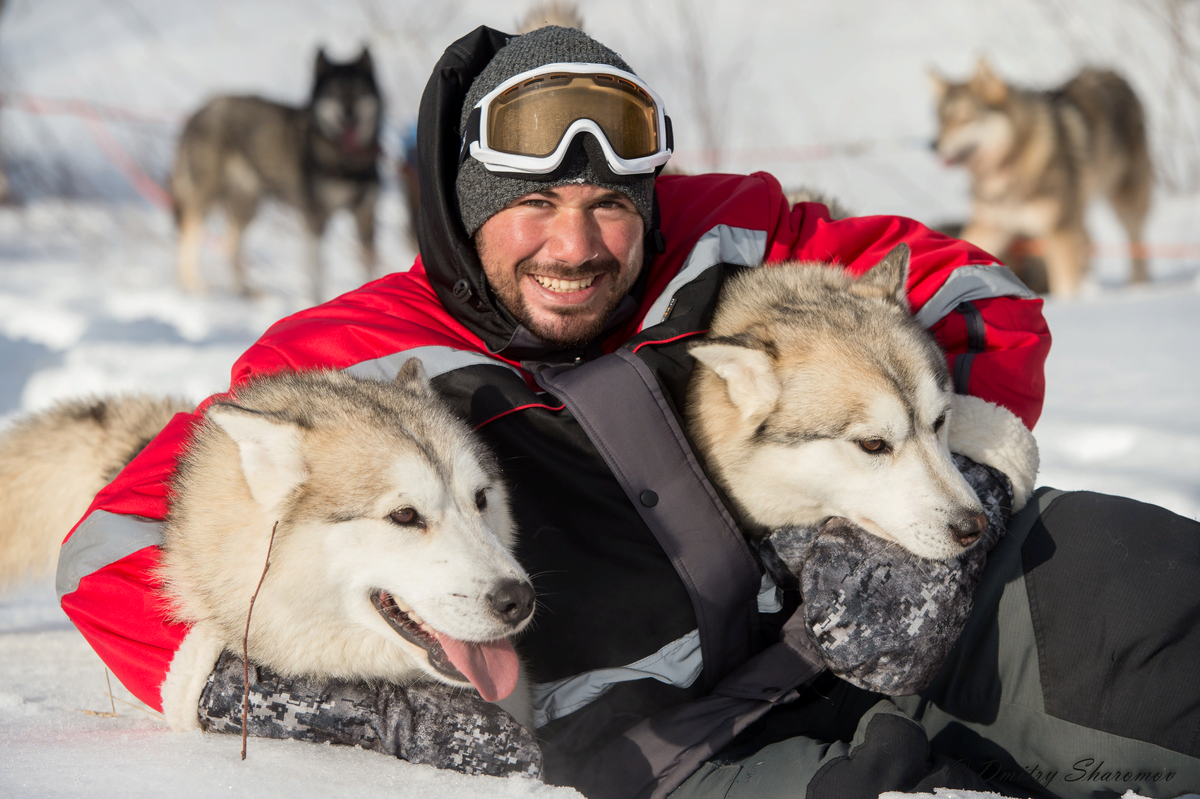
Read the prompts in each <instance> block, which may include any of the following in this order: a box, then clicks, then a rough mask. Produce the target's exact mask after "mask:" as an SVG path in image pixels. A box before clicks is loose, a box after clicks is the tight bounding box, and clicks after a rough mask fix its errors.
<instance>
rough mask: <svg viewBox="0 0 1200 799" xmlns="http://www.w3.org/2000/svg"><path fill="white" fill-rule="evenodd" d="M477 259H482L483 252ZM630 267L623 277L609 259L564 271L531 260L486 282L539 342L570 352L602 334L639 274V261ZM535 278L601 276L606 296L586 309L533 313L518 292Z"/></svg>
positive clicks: (576, 308)
mask: <svg viewBox="0 0 1200 799" xmlns="http://www.w3.org/2000/svg"><path fill="white" fill-rule="evenodd" d="M639 254H640V253H639ZM480 255H481V257H483V256H484V254H483V253H482V252H481V253H480ZM630 266H631V268H628V269H626V270H625V274H624V275H622V273H621V272H622V270H621V264H620V262H619V261H618V260H617V259H616V258H612V257H609V258H600V259H595V260H592V261H588V262H587V263H584V264H583V265H581V266H578V267H575V268H570V267H566V266H564V265H563V264H561V263H538V262H537V261H535V260H534V259H533V258H526V259H524V260H522V261H519V262H517V265H516V268H515V270H514V272H513V274H512V275H511V276H506V277H507V279H503V280H496V281H493V280H491V279H489V281H488V284H489V285H490V286H491V289H492V292H493V293H494V294H495V295H496V297H497V299H499V300H500V302H501V303H502V304H503V305H504V307H505V308H507V309H508V311H509V312H510V313H511V314H512V315H513V317H514V318H516V320H517V321H518V322H520V323H521V325H522V326H524V327H525V329H526V330H528V331H529V332H530V333H533V334H534V335H535V336H537V337H538V338H539V339H541V340H542V341H545V342H547V343H549V344H554V345H556V346H559V347H562V348H564V349H569V348H571V347H579V346H582V345H584V344H587V343H588V342H590V341H592V340H593V339H594V338H596V337H597V336H598V335H600V333H601V332H602V331H603V330H604V325H605V323H607V322H608V319H609V317H611V316H612V314H613V311H615V310H616V308H617V306H618V305H619V304H620V303H621V300H622V299H623V298H624V297H625V295H626V294H628V293H629V290H630V289H631V288H632V287H633V284H634V282H635V281H636V280H637V277H638V274H639V273H640V272H641V263H640V259H639V262H638V263H636V264H631V265H630ZM535 274H536V275H542V276H545V277H553V278H558V279H560V280H579V279H581V278H584V277H588V276H591V275H596V276H597V279H601V278H600V276H603V287H604V288H605V290H606V291H607V295H606V296H605V297H604V300H603V303H601V304H599V305H597V304H593V303H589V304H588V305H586V306H566V307H561V308H544V307H543V308H539V309H538V313H535V311H534V309H533V308H531V307H530V304H529V301H528V299H527V298H526V296H525V294H524V293H523V292H522V290H521V284H522V282H523V281H525V280H527V279H529V276H530V275H535ZM539 313H540V316H539ZM548 314H549V318H547V315H548Z"/></svg>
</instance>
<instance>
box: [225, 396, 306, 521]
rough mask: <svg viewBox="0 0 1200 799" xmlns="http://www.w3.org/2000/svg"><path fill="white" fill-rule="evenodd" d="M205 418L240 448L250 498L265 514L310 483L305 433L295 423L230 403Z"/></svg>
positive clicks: (243, 472)
mask: <svg viewBox="0 0 1200 799" xmlns="http://www.w3.org/2000/svg"><path fill="white" fill-rule="evenodd" d="M206 416H207V417H208V419H210V420H211V421H213V422H215V423H216V424H218V425H219V426H220V427H221V429H222V430H224V431H225V433H226V434H227V435H228V436H229V437H230V438H232V439H233V441H234V443H235V444H237V446H238V452H240V453H241V459H242V474H243V475H244V476H245V478H246V484H247V485H248V486H250V495H251V496H252V497H254V501H255V502H257V503H258V504H259V505H261V506H263V508H265V509H266V510H268V511H270V510H274V509H275V508H277V507H278V506H279V503H280V502H282V501H283V500H284V499H286V498H287V496H288V495H289V494H291V493H292V491H294V490H295V489H296V488H297V487H298V486H299V485H300V484H301V483H303V482H304V481H305V480H307V479H308V466H307V465H306V464H305V463H304V450H303V441H302V431H301V429H300V428H299V426H297V425H296V424H295V423H294V422H289V421H287V420H286V419H280V418H279V417H276V416H272V415H269V414H265V413H259V412H257V411H251V410H248V409H246V408H243V407H241V406H240V405H233V404H231V403H216V404H214V405H212V406H211V407H210V408H209V409H208V413H207V414H206Z"/></svg>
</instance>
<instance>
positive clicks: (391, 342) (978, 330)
mask: <svg viewBox="0 0 1200 799" xmlns="http://www.w3.org/2000/svg"><path fill="white" fill-rule="evenodd" d="M657 197H658V202H659V205H660V208H661V217H662V225H661V229H662V232H663V234H664V237H665V241H666V249H665V252H663V253H662V254H661V255H659V256H658V257H656V258H654V260H653V261H652V262H651V263H650V265H649V273H648V278H647V282H646V285H645V290H644V296H643V297H642V300H641V302H640V306H639V310H638V313H637V315H636V317H635V318H634V319H632V320H630V321H629V322H627V323H626V324H625V325H624V326H623V328H622V329H621V330H620V331H619V332H617V333H615V334H613V335H612V336H611V337H609V338H608V339H607V340H606V341H605V342H604V350H605V351H606V352H611V351H613V350H615V349H617V348H618V347H619V346H620V345H621V344H622V343H623V342H625V341H626V340H628V339H629V338H631V337H632V336H634V335H636V334H637V333H638V332H639V331H640V330H641V329H643V328H649V327H651V326H653V325H654V324H656V323H657V322H658V321H659V320H660V319H661V318H662V316H661V311H662V309H663V308H664V305H665V304H667V300H668V298H669V297H670V294H671V292H672V291H673V290H674V288H676V287H677V284H678V281H679V280H681V279H684V278H686V277H687V273H688V272H689V270H690V269H693V268H695V266H696V265H697V264H698V263H700V264H701V265H704V264H702V263H701V262H702V261H704V259H705V258H708V259H710V260H711V258H714V257H715V258H717V259H719V260H723V261H729V260H730V259H734V260H733V262H735V263H746V264H748V265H754V264H756V263H777V262H781V261H785V260H803V261H819V262H835V263H839V264H842V265H843V266H844V267H845V268H846V269H847V270H849V271H851V272H855V273H861V272H863V271H865V270H866V269H868V268H870V267H871V266H873V265H874V264H875V263H877V262H878V261H879V260H881V259H882V258H883V256H884V255H885V254H887V252H888V251H890V250H891V249H892V247H893V246H894V245H896V244H897V243H899V242H901V241H903V242H906V243H908V245H909V246H910V248H911V250H912V259H911V263H910V272H909V285H908V290H909V298H910V301H911V304H912V307H913V311H914V313H915V314H916V315H917V317H918V319H920V320H922V321H923V322H925V323H926V324H927V325H928V326H929V327H930V329H931V330H932V331H933V333H934V335H935V336H936V337H937V340H938V341H939V342H940V344H941V345H942V347H943V348H944V349H945V351H946V357H947V361H948V363H949V366H950V369H951V373H952V374H953V375H954V377H955V380H956V386H957V388H958V390H960V391H967V392H969V393H971V394H974V395H976V396H979V397H982V398H984V399H987V400H991V401H993V402H997V403H999V404H1001V405H1004V406H1006V407H1008V408H1009V409H1010V410H1012V411H1013V412H1014V413H1016V414H1017V415H1018V416H1020V417H1021V418H1022V419H1023V420H1024V421H1025V423H1026V424H1027V425H1028V426H1030V427H1032V426H1033V425H1034V423H1035V422H1036V421H1037V419H1038V416H1039V414H1040V413H1041V408H1042V397H1043V391H1044V381H1043V374H1042V370H1043V365H1044V362H1045V358H1046V354H1047V352H1048V350H1049V346H1050V335H1049V331H1048V330H1047V327H1046V324H1045V321H1044V320H1043V318H1042V315H1041V307H1042V303H1041V301H1040V300H1038V299H1036V298H1035V297H1034V296H1033V295H1032V294H1030V293H1029V292H1028V291H1027V290H1025V289H1024V287H1023V286H1021V285H1020V284H1019V282H1017V281H1016V280H1015V278H1013V277H1012V275H1011V273H1009V272H1008V271H1007V270H1006V269H1004V268H1003V267H1001V266H999V265H997V264H996V263H995V261H994V259H993V258H991V257H990V256H988V255H987V254H985V253H983V252H982V251H980V250H978V249H975V248H974V247H972V246H970V245H968V244H965V243H963V242H961V241H958V240H955V239H951V238H948V237H946V236H943V235H941V234H938V233H935V232H932V231H930V230H929V229H927V228H925V227H923V226H922V225H920V224H919V223H917V222H914V221H912V220H909V219H904V218H900V217H885V216H876V217H863V218H855V219H847V220H842V221H831V220H830V219H829V217H828V214H827V212H826V209H825V207H824V206H822V205H818V204H813V203H805V204H801V205H798V206H796V207H795V208H790V207H789V205H788V203H787V201H786V200H785V198H784V196H783V192H782V191H781V189H780V186H779V184H778V182H777V181H776V180H775V179H774V178H773V177H771V176H770V175H766V174H762V173H759V174H755V175H750V176H738V175H702V176H694V177H684V176H671V177H662V178H660V179H659V181H658V184H657ZM714 253H715V254H714ZM737 258H744V260H736V259H737ZM681 274H682V275H683V276H684V278H681V277H679V276H680V275H681ZM672 281H675V283H673V282H672ZM648 317H649V318H648ZM420 347H441V348H449V349H450V350H455V351H460V352H467V353H474V354H476V355H475V356H474V357H476V358H478V357H491V358H496V359H497V360H504V359H501V358H499V357H498V356H494V355H490V354H489V353H488V349H487V347H486V346H485V345H484V343H483V341H482V340H481V339H480V338H479V337H478V336H476V335H475V334H473V333H471V332H470V331H469V330H468V329H467V327H465V326H464V325H463V324H461V323H460V322H459V321H458V319H457V318H456V317H455V316H454V315H452V313H451V312H450V311H448V310H447V309H446V308H445V307H444V306H443V304H442V302H440V301H439V298H438V295H437V294H436V293H435V291H434V290H433V288H432V287H431V285H430V281H429V278H428V277H427V275H426V270H425V267H424V265H423V264H422V262H421V260H420V259H418V260H417V262H416V264H415V265H414V266H413V268H412V269H411V270H410V271H408V272H402V273H395V274H391V275H388V276H386V277H384V278H382V279H380V280H376V281H374V282H373V283H369V284H367V285H365V286H363V287H362V288H359V289H357V290H355V291H352V292H350V293H348V294H345V295H343V296H341V297H339V298H337V299H335V300H332V301H330V302H327V303H325V304H323V305H320V306H317V307H314V308H310V309H308V310H305V311H302V312H300V313H298V314H295V315H293V316H291V317H288V318H286V319H284V320H282V321H280V322H278V323H277V324H275V325H274V326H273V327H271V329H270V330H268V331H267V332H266V333H265V334H264V335H263V337H262V338H261V339H260V340H259V341H258V342H257V343H256V344H255V345H254V346H253V347H251V348H250V349H249V350H248V351H247V352H246V353H245V354H244V355H243V356H242V357H241V358H240V359H239V360H238V361H237V363H236V364H235V365H234V367H233V371H232V378H231V386H232V391H233V392H235V393H236V389H237V386H238V385H239V384H240V383H242V382H243V381H245V380H247V379H248V378H249V377H251V376H253V375H260V374H268V373H271V372H275V371H277V370H281V369H311V368H318V367H319V368H337V369H341V368H348V367H351V366H354V365H356V364H363V363H364V362H368V361H372V360H374V359H379V358H382V357H385V356H388V355H392V354H394V353H399V352H404V351H406V350H412V349H415V348H420ZM504 362H505V363H508V364H510V365H511V366H513V367H515V368H517V369H518V370H519V369H520V364H519V363H517V362H514V361H504ZM526 378H527V382H529V384H530V385H531V386H534V385H535V384H534V383H533V382H532V380H531V379H529V377H528V375H526ZM209 401H211V400H209ZM207 402H208V401H206V403H202V404H201V406H200V408H199V409H198V410H197V411H196V412H195V413H193V414H191V415H182V414H181V415H179V416H177V417H175V419H174V420H172V422H171V424H170V425H168V426H167V428H166V429H165V430H164V431H163V432H162V433H161V434H160V435H159V436H158V437H157V438H156V439H155V440H154V441H153V442H151V444H150V445H149V446H147V447H146V449H145V450H144V451H143V452H142V453H141V454H140V455H139V456H138V457H137V458H136V459H135V460H134V461H133V462H132V463H130V464H129V466H128V467H127V468H126V469H125V470H124V471H123V472H122V473H121V474H120V475H119V476H118V477H117V479H116V480H114V481H113V482H112V483H111V484H110V485H109V486H107V487H106V488H105V489H104V490H102V491H101V492H100V493H99V494H98V495H97V496H96V499H95V501H94V502H93V503H92V506H91V508H90V509H89V511H88V514H87V515H86V516H85V517H84V520H83V521H81V523H80V524H79V525H77V526H76V528H75V529H74V530H72V532H71V535H70V536H68V538H67V540H66V541H65V542H64V550H63V558H62V560H61V562H60V570H59V590H60V596H61V601H62V607H63V609H64V611H65V612H66V613H67V615H68V616H69V617H70V618H71V620H72V621H73V622H74V623H75V624H76V626H77V627H78V628H79V630H80V631H81V632H82V633H83V635H84V636H85V637H86V638H87V640H88V641H89V642H90V643H91V645H92V646H93V647H94V648H95V650H96V652H97V653H98V654H99V655H100V656H101V658H102V659H103V660H104V661H105V662H106V663H107V664H108V665H109V667H110V668H111V669H112V671H113V673H114V674H115V675H116V676H117V678H118V679H119V680H120V681H121V682H122V683H123V684H124V685H125V686H126V687H127V688H128V689H129V690H130V691H132V692H133V693H134V694H135V695H136V696H138V697H139V698H140V699H142V700H143V701H145V702H146V703H147V704H149V705H150V706H152V707H155V708H159V709H161V708H163V695H162V686H163V683H164V679H165V678H166V676H167V675H168V672H169V671H170V670H171V668H172V661H173V660H174V659H175V657H176V653H177V651H178V650H179V648H180V645H181V643H182V642H183V641H184V639H185V637H186V635H187V632H188V629H187V628H186V627H185V626H183V625H181V624H178V623H175V622H172V621H171V620H170V619H169V618H168V617H167V614H166V611H165V610H164V603H163V601H162V597H161V595H160V594H159V583H158V581H157V580H156V579H155V577H154V569H155V567H156V565H157V563H158V547H157V546H156V545H155V544H154V543H153V540H154V534H155V531H156V530H157V529H159V528H158V527H157V526H156V523H157V522H160V521H161V520H163V519H164V518H165V517H166V514H167V510H168V506H169V485H170V480H171V477H172V474H173V470H174V468H175V464H176V461H177V459H178V457H179V455H180V453H181V452H182V451H183V450H184V449H185V448H186V447H187V444H188V441H189V437H190V433H191V430H192V429H193V425H195V424H196V423H197V421H198V420H199V418H200V413H201V411H202V410H203V408H204V407H205V406H206V404H207ZM147 544H148V545H147ZM211 665H212V664H211V663H208V664H207V668H209V669H211ZM177 668H178V666H177ZM189 668H198V669H199V670H200V672H202V673H200V674H196V675H192V676H191V679H193V680H194V679H195V678H197V677H199V678H201V679H202V677H203V674H206V673H207V672H206V671H203V670H204V668H206V666H205V665H204V663H200V664H199V665H189ZM191 712H192V714H193V715H194V709H193V710H192V711H191Z"/></svg>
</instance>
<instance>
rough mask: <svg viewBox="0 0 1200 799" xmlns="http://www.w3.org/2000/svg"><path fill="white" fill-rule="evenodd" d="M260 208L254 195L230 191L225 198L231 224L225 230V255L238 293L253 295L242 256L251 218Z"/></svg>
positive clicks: (226, 210)
mask: <svg viewBox="0 0 1200 799" xmlns="http://www.w3.org/2000/svg"><path fill="white" fill-rule="evenodd" d="M257 210H258V201H257V198H255V197H254V196H252V195H247V194H241V193H234V192H230V194H229V195H228V196H227V197H226V200H225V215H226V216H227V217H228V219H229V225H228V227H227V229H226V231H225V255H226V257H228V258H229V263H230V265H231V266H232V267H233V283H234V287H235V288H236V289H237V292H238V294H241V295H242V296H243V297H253V296H254V291H252V290H251V289H250V287H249V285H248V284H247V282H246V262H245V260H244V259H243V258H242V237H243V235H244V234H245V232H246V227H247V226H248V225H249V224H250V220H252V219H254V214H255V212H256V211H257Z"/></svg>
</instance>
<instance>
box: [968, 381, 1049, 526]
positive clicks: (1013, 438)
mask: <svg viewBox="0 0 1200 799" xmlns="http://www.w3.org/2000/svg"><path fill="white" fill-rule="evenodd" d="M949 443H950V451H951V452H957V453H958V454H960V455H966V456H967V457H968V458H970V459H971V460H973V461H975V462H976V463H986V464H987V465H988V466H992V467H994V468H996V469H999V470H1000V471H1002V472H1004V474H1005V475H1007V476H1008V479H1009V480H1010V481H1011V482H1012V486H1013V507H1012V509H1013V512H1014V513H1015V512H1017V511H1019V510H1020V509H1021V508H1023V507H1025V503H1026V502H1028V501H1029V498H1030V497H1031V496H1032V495H1033V488H1034V481H1035V480H1036V479H1037V473H1038V466H1039V464H1040V460H1039V455H1038V447H1037V441H1036V440H1035V439H1034V437H1033V433H1031V432H1030V431H1029V428H1028V427H1026V426H1025V424H1024V423H1023V422H1022V421H1021V420H1020V419H1018V418H1017V417H1016V415H1015V414H1014V413H1013V412H1012V411H1010V410H1009V409H1008V408H1004V407H1002V406H1000V405H996V404H995V403H992V402H988V401H987V400H983V399H980V398H979V397H972V396H970V395H968V394H955V395H954V397H953V413H951V414H950V442H949Z"/></svg>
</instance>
